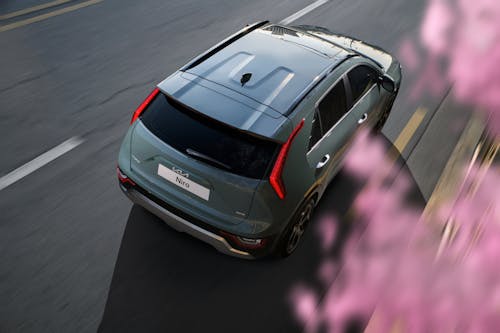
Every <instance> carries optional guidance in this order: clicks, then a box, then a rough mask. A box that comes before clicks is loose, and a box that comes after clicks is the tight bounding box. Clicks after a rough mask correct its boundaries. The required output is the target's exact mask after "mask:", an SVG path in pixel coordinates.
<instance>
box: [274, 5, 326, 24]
mask: <svg viewBox="0 0 500 333" xmlns="http://www.w3.org/2000/svg"><path fill="white" fill-rule="evenodd" d="M328 1H330V0H318V1H315V2H313V3H312V4H310V5H309V6H307V7H305V8H304V9H301V10H299V11H298V12H296V13H295V14H293V15H290V16H288V17H287V18H286V19H284V20H282V21H281V22H280V24H284V25H287V24H290V23H292V22H293V21H295V20H298V19H299V18H301V17H302V16H304V15H306V14H307V13H309V12H311V11H313V10H315V9H316V8H318V7H319V6H322V5H324V4H325V3H327V2H328Z"/></svg>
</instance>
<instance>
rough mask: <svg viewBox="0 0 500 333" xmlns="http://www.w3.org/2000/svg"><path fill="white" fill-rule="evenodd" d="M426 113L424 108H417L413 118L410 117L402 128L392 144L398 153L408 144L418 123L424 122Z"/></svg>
mask: <svg viewBox="0 0 500 333" xmlns="http://www.w3.org/2000/svg"><path fill="white" fill-rule="evenodd" d="M426 113H427V109H426V108H422V107H420V108H418V109H417V111H415V113H414V114H413V116H411V118H410V120H409V121H408V123H407V124H406V126H405V128H403V130H402V131H401V133H400V134H399V136H398V138H397V139H396V141H395V142H394V146H395V147H396V149H397V150H398V151H399V152H400V153H402V152H403V150H404V149H405V147H406V145H407V144H408V142H410V139H411V138H412V136H413V134H414V133H415V131H416V130H417V128H418V126H420V123H422V120H424V117H425V114H426Z"/></svg>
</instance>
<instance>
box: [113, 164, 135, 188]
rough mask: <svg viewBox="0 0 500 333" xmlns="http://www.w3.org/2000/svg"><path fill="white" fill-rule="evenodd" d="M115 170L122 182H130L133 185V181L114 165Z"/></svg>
mask: <svg viewBox="0 0 500 333" xmlns="http://www.w3.org/2000/svg"><path fill="white" fill-rule="evenodd" d="M116 172H117V173H118V180H119V181H120V183H122V184H126V183H128V184H130V185H132V186H135V183H134V182H133V181H132V179H130V178H128V177H127V175H125V174H124V173H123V172H122V171H121V170H120V168H119V167H116Z"/></svg>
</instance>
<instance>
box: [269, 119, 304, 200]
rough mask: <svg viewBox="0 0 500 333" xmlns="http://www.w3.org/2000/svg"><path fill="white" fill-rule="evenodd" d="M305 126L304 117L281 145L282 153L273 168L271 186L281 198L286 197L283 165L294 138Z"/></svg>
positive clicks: (270, 177)
mask: <svg viewBox="0 0 500 333" xmlns="http://www.w3.org/2000/svg"><path fill="white" fill-rule="evenodd" d="M303 126H304V119H302V120H301V121H300V123H299V124H298V125H297V127H295V129H294V130H293V131H292V134H290V136H289V137H288V140H287V141H286V142H285V143H284V144H283V146H281V150H280V153H279V155H278V158H277V159H276V163H275V164H274V167H273V170H272V171H271V176H269V182H270V183H271V186H272V187H273V189H274V191H275V192H276V194H277V195H278V197H279V198H280V199H284V198H285V194H286V192H285V185H284V184H283V179H281V174H282V173H283V167H284V166H285V162H286V158H287V156H288V151H289V150H290V147H291V145H292V142H293V140H294V139H295V137H296V136H297V134H298V133H299V131H300V130H301V129H302V127H303Z"/></svg>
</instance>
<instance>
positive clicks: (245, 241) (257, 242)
mask: <svg viewBox="0 0 500 333" xmlns="http://www.w3.org/2000/svg"><path fill="white" fill-rule="evenodd" d="M220 234H221V235H222V236H224V237H225V238H226V239H228V240H231V241H232V243H234V244H235V245H237V246H238V247H239V248H244V249H250V250H252V249H260V248H263V247H264V246H266V244H267V239H265V238H246V237H240V236H236V235H233V234H230V233H229V232H225V231H221V232H220Z"/></svg>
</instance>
